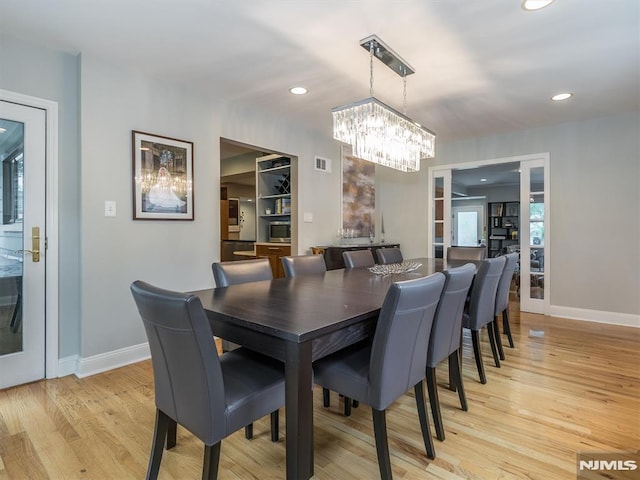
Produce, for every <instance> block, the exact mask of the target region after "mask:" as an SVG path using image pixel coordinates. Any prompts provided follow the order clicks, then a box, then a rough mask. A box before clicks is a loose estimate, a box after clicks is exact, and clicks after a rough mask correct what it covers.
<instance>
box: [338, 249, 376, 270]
mask: <svg viewBox="0 0 640 480" xmlns="http://www.w3.org/2000/svg"><path fill="white" fill-rule="evenodd" d="M342 258H343V259H344V265H345V268H357V267H373V266H374V265H375V264H376V262H375V260H374V259H373V254H372V253H371V250H349V251H346V252H342Z"/></svg>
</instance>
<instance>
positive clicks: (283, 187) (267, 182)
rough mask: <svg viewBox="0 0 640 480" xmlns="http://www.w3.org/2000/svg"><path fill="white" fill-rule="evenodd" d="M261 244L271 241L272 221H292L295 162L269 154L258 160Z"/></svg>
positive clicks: (257, 189) (259, 234)
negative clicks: (293, 165)
mask: <svg viewBox="0 0 640 480" xmlns="http://www.w3.org/2000/svg"><path fill="white" fill-rule="evenodd" d="M256 199H257V201H256V218H257V219H258V222H257V241H258V242H268V241H269V224H270V223H271V222H276V221H279V222H291V159H290V158H288V157H284V156H282V155H267V156H264V157H260V158H257V159H256Z"/></svg>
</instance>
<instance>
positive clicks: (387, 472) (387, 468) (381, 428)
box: [371, 408, 393, 480]
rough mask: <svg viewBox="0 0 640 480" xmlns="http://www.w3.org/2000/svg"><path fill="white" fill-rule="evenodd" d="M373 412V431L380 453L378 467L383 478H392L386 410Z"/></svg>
mask: <svg viewBox="0 0 640 480" xmlns="http://www.w3.org/2000/svg"><path fill="white" fill-rule="evenodd" d="M371 411H372V412H373V433H374V436H375V438H376V453H377V455H378V468H379V469H380V479H381V480H391V479H392V478H393V476H392V475H391V459H390V458H389V443H388V441H387V422H386V419H385V411H384V410H376V409H375V408H372V409H371Z"/></svg>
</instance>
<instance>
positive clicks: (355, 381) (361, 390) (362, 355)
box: [313, 342, 371, 404]
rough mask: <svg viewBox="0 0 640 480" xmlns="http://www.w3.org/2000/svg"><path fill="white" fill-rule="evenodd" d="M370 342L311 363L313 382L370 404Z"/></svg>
mask: <svg viewBox="0 0 640 480" xmlns="http://www.w3.org/2000/svg"><path fill="white" fill-rule="evenodd" d="M370 360H371V343H370V342H364V343H359V344H357V345H354V346H352V347H349V348H346V349H344V350H340V351H339V352H337V353H334V354H333V355H329V356H328V357H325V358H323V359H320V360H318V361H316V362H315V363H314V364H313V373H314V376H315V383H316V384H317V385H320V386H322V387H323V388H328V389H329V390H333V391H335V392H338V393H341V394H342V395H344V396H346V397H349V398H351V399H353V400H357V401H359V402H363V403H367V404H370V402H369V398H368V393H369V362H370Z"/></svg>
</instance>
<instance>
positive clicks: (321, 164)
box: [315, 157, 331, 173]
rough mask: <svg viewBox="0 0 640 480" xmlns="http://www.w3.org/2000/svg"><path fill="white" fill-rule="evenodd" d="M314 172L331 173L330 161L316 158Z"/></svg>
mask: <svg viewBox="0 0 640 480" xmlns="http://www.w3.org/2000/svg"><path fill="white" fill-rule="evenodd" d="M315 168H316V170H318V171H320V172H325V173H331V159H329V158H322V157H316V167H315Z"/></svg>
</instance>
